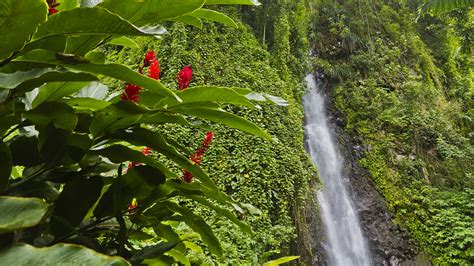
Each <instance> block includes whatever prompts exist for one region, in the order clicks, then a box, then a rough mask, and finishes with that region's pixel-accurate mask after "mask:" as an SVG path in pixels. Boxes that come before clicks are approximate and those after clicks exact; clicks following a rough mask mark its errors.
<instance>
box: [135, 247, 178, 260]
mask: <svg viewBox="0 0 474 266" xmlns="http://www.w3.org/2000/svg"><path fill="white" fill-rule="evenodd" d="M177 244H178V242H161V243H158V244H156V245H153V246H148V247H145V248H143V249H142V250H140V251H138V252H137V253H135V255H133V257H132V258H131V259H130V261H131V262H132V263H133V264H134V265H135V264H136V265H140V264H141V262H142V261H143V260H146V259H153V258H156V257H159V256H160V255H163V254H164V253H165V252H167V251H170V250H171V249H173V248H174V247H176V245H177Z"/></svg>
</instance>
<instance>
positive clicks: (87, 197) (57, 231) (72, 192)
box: [50, 176, 104, 237]
mask: <svg viewBox="0 0 474 266" xmlns="http://www.w3.org/2000/svg"><path fill="white" fill-rule="evenodd" d="M103 186H104V182H103V181H102V178H101V177H99V176H95V177H91V178H89V179H82V178H76V179H74V180H72V181H71V182H69V183H67V184H66V185H65V186H64V188H63V191H62V192H61V194H60V195H59V197H58V199H57V200H56V204H55V205H56V206H55V207H54V211H53V215H52V218H51V222H50V225H51V231H52V233H53V235H55V236H56V237H59V236H64V235H66V234H67V233H69V232H71V231H73V229H74V227H76V226H78V225H79V224H80V223H81V222H82V220H83V219H84V217H85V216H86V214H87V213H88V212H89V209H90V208H92V206H94V204H95V202H96V201H97V200H98V199H99V197H100V193H101V191H102V187H103ZM78 199H80V200H78ZM71 210H74V211H71Z"/></svg>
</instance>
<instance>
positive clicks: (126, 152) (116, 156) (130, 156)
mask: <svg viewBox="0 0 474 266" xmlns="http://www.w3.org/2000/svg"><path fill="white" fill-rule="evenodd" d="M91 154H96V155H102V156H104V157H107V158H109V159H110V160H111V161H112V162H113V163H123V162H126V161H130V162H136V163H144V164H146V165H149V166H152V167H155V168H156V169H158V170H160V171H161V172H162V173H164V174H165V175H166V176H167V177H171V178H176V177H177V176H176V174H175V173H173V172H171V171H170V170H169V169H168V168H167V167H166V166H164V165H163V164H162V163H160V162H158V161H157V160H154V159H152V158H150V157H148V156H146V155H144V154H143V153H141V152H139V151H136V150H132V149H130V148H127V147H125V146H122V145H113V146H110V147H107V148H105V149H102V150H95V151H91Z"/></svg>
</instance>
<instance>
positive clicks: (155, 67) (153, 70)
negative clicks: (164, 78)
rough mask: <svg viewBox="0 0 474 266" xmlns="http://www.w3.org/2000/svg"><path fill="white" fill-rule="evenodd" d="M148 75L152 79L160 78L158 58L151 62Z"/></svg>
mask: <svg viewBox="0 0 474 266" xmlns="http://www.w3.org/2000/svg"><path fill="white" fill-rule="evenodd" d="M148 77H150V78H152V79H159V78H160V63H158V60H156V59H155V60H153V61H152V62H151V64H150V69H148Z"/></svg>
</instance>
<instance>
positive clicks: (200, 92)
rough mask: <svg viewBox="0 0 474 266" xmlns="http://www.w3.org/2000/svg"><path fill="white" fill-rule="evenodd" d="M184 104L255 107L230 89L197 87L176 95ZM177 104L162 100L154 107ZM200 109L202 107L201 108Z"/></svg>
mask: <svg viewBox="0 0 474 266" xmlns="http://www.w3.org/2000/svg"><path fill="white" fill-rule="evenodd" d="M176 94H177V95H178V97H179V98H181V100H182V101H183V103H184V104H186V103H192V102H209V101H211V102H221V103H230V104H235V105H243V106H247V107H255V105H254V104H253V103H252V102H250V101H249V99H247V97H245V96H244V95H241V94H239V93H237V92H236V91H234V90H233V89H232V88H225V87H214V86H199V87H192V88H188V89H186V90H182V91H179V92H177V93H176ZM177 104H179V103H178V102H176V101H175V100H174V99H169V98H167V99H162V100H161V101H160V102H159V103H157V104H156V106H159V107H162V106H167V107H168V108H170V107H172V106H175V105H177ZM201 107H202V106H201Z"/></svg>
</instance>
